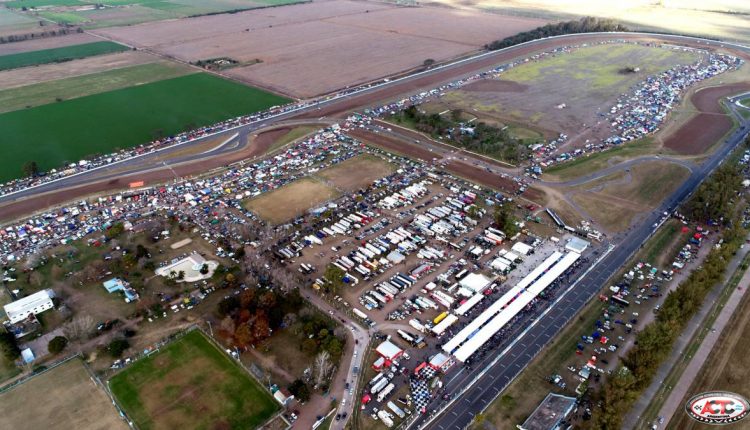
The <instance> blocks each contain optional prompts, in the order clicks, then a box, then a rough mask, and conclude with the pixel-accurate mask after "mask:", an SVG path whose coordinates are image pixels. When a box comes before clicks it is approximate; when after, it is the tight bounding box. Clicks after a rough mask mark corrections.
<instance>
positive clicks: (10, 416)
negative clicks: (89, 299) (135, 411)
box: [0, 359, 128, 430]
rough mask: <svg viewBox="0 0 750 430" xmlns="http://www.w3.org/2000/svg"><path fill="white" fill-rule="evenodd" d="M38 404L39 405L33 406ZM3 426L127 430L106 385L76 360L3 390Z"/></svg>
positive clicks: (0, 403)
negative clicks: (94, 377)
mask: <svg viewBox="0 0 750 430" xmlns="http://www.w3.org/2000/svg"><path fill="white" fill-rule="evenodd" d="M30 405H35V406H36V407H30ZM0 417H2V418H1V419H0V422H2V423H3V424H2V426H3V428H17V429H22V428H26V429H43V428H54V429H59V430H77V429H83V428H85V429H91V430H109V429H117V430H125V429H127V428H128V426H127V424H126V423H125V421H123V420H122V419H121V418H120V416H119V415H118V414H117V411H116V410H115V408H114V407H113V406H112V404H111V402H110V399H109V397H107V394H106V393H105V392H104V388H103V387H101V386H99V385H97V384H96V383H94V382H93V381H92V379H91V376H90V375H89V372H88V371H87V370H86V369H85V368H84V367H83V363H81V361H80V360H78V359H72V360H70V361H68V362H66V363H65V364H62V365H60V366H58V367H56V368H54V369H52V370H50V371H47V372H45V373H43V374H41V375H37V376H34V377H33V378H31V379H30V380H28V381H26V382H24V383H22V384H21V385H18V386H16V387H14V388H12V389H10V390H8V391H5V392H3V393H0Z"/></svg>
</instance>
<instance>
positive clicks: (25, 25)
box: [0, 8, 42, 49]
mask: <svg viewBox="0 0 750 430" xmlns="http://www.w3.org/2000/svg"><path fill="white" fill-rule="evenodd" d="M40 29H42V27H40V26H39V21H38V20H36V19H34V18H32V17H28V16H25V15H22V14H20V13H16V12H14V11H11V10H8V9H6V8H0V36H6V35H11V34H25V33H29V32H34V31H38V30H40ZM3 49H5V48H3Z"/></svg>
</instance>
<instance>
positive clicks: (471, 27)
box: [97, 0, 542, 97]
mask: <svg viewBox="0 0 750 430" xmlns="http://www.w3.org/2000/svg"><path fill="white" fill-rule="evenodd" d="M271 11H272V12H269V11H267V10H263V9H261V10H253V11H247V12H242V13H237V14H232V15H221V16H206V17H200V18H196V19H191V20H190V21H189V22H182V21H165V22H158V23H149V24H144V25H139V26H133V27H119V28H108V29H100V30H97V32H98V33H99V34H102V35H105V36H107V37H111V38H113V39H114V40H119V41H122V42H124V43H128V44H132V45H134V46H139V47H146V48H149V49H153V50H156V51H158V52H160V53H163V54H167V55H171V56H174V57H176V58H179V59H181V60H185V61H190V62H195V61H198V60H203V59H207V58H218V57H228V58H232V59H234V60H237V61H239V62H241V63H245V62H255V60H260V61H259V62H256V64H252V65H249V66H243V67H233V68H231V69H229V70H227V71H226V73H227V75H230V76H232V77H235V78H237V79H241V80H244V81H246V82H249V83H252V84H255V85H260V86H265V87H268V88H271V89H274V90H277V91H279V92H283V93H287V94H291V95H294V96H298V97H307V96H313V95H317V94H323V93H328V92H331V91H334V90H336V89H339V88H342V87H345V86H350V85H354V84H357V83H362V82H368V81H371V80H374V79H377V78H380V77H383V76H388V75H392V74H395V73H398V72H401V71H404V70H409V69H412V68H415V67H421V66H422V64H423V63H424V61H425V60H427V59H433V60H436V61H441V60H447V59H450V58H454V57H457V56H460V55H462V54H465V53H467V52H471V51H475V50H477V49H479V48H481V47H482V45H483V44H485V43H487V42H489V41H492V40H494V39H496V38H500V37H505V36H508V35H511V34H515V33H517V32H518V31H521V30H526V29H530V28H533V27H536V26H537V25H540V24H541V23H542V22H541V21H539V20H534V19H525V18H509V17H501V16H497V15H486V14H480V13H475V12H458V11H452V10H447V9H434V8H424V7H410V8H401V7H396V6H394V5H387V4H376V3H361V2H354V1H348V0H333V1H329V2H313V3H309V4H300V5H294V6H288V7H284V8H279V9H272V10H271ZM446 22H451V26H445V25H444V23H446ZM363 50H366V51H367V55H368V59H369V61H367V62H363V61H360V60H361V57H362V53H363ZM333 64H336V67H332V65H333ZM301 75H304V76H305V77H306V79H302V80H301V79H299V76H301Z"/></svg>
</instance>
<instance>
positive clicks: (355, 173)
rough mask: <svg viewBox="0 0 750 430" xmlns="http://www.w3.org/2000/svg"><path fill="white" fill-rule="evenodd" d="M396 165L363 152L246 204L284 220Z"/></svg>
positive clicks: (270, 218)
mask: <svg viewBox="0 0 750 430" xmlns="http://www.w3.org/2000/svg"><path fill="white" fill-rule="evenodd" d="M395 168H396V167H395V166H394V165H393V164H391V163H389V162H387V161H385V160H383V159H382V158H380V157H376V156H374V155H369V154H365V155H359V156H357V157H354V158H350V159H348V160H346V161H344V162H341V163H339V164H337V165H335V166H332V167H329V168H326V169H323V170H321V171H319V172H317V173H315V174H314V175H312V176H310V177H307V178H303V179H300V180H297V181H294V182H292V183H291V184H287V185H284V186H283V187H281V188H278V189H276V190H273V191H271V192H268V193H264V194H261V195H259V196H257V197H254V198H252V199H250V200H248V201H247V202H246V203H245V207H246V208H247V209H248V210H250V211H253V212H255V213H256V214H258V216H260V217H261V218H263V219H265V220H267V221H269V222H271V223H273V224H280V223H282V222H284V221H289V220H290V219H292V218H294V217H296V216H299V215H301V214H303V213H304V212H305V211H306V210H308V209H312V208H314V207H316V206H318V205H320V204H321V203H323V202H326V201H328V200H331V199H334V198H336V197H338V196H340V195H341V194H342V193H345V192H350V191H354V190H358V189H360V188H363V187H365V186H367V185H370V184H371V183H372V182H373V181H375V180H376V179H379V178H382V177H384V176H388V175H389V174H391V173H393V171H394V170H395Z"/></svg>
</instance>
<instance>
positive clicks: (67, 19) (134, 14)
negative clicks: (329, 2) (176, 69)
mask: <svg viewBox="0 0 750 430" xmlns="http://www.w3.org/2000/svg"><path fill="white" fill-rule="evenodd" d="M301 1H307V0H100V1H96V2H93V1H86V0H14V1H9V2H6V3H5V5H7V7H8V8H10V9H13V10H16V11H18V10H20V9H21V8H22V7H26V8H31V7H35V8H41V9H39V10H36V11H33V12H32V13H29V16H36V15H37V14H38V16H41V17H44V18H46V19H48V20H51V21H54V22H57V23H59V24H70V25H81V26H83V27H86V28H99V27H111V26H119V25H134V24H141V23H144V22H149V21H159V20H163V19H177V18H186V17H192V16H200V15H206V14H217V13H222V12H229V11H239V10H246V9H256V8H262V7H266V6H279V5H286V4H292V3H299V2H301ZM93 4H98V5H101V7H98V8H86V9H78V10H76V8H75V7H76V6H79V7H80V6H85V5H93Z"/></svg>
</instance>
